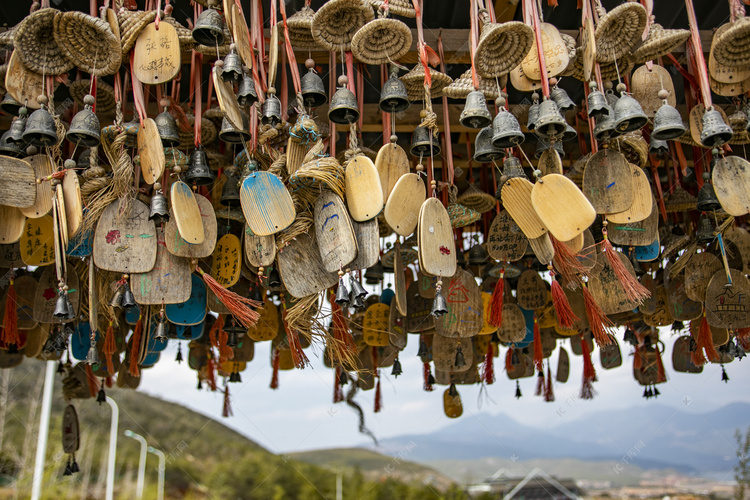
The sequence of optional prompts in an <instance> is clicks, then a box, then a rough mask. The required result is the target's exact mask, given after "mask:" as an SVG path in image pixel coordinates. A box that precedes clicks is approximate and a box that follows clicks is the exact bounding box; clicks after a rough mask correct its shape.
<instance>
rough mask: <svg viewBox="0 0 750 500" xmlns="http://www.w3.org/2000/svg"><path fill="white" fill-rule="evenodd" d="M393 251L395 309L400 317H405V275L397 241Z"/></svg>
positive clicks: (399, 243)
mask: <svg viewBox="0 0 750 500" xmlns="http://www.w3.org/2000/svg"><path fill="white" fill-rule="evenodd" d="M394 249H395V250H396V254H395V255H396V256H395V257H394V260H393V283H394V287H393V288H394V289H395V290H394V294H395V295H394V302H395V308H396V309H398V312H399V313H400V314H401V316H406V273H405V272H404V259H403V257H401V242H399V241H397V242H396V244H395V245H394ZM391 305H392V306H393V305H394V304H391Z"/></svg>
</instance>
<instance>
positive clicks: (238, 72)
mask: <svg viewBox="0 0 750 500" xmlns="http://www.w3.org/2000/svg"><path fill="white" fill-rule="evenodd" d="M233 45H234V44H233ZM221 79H222V80H224V81H225V82H228V83H231V84H232V85H234V84H235V83H240V80H242V59H240V56H239V54H237V51H236V50H235V49H234V47H233V46H232V47H231V48H230V50H229V54H227V55H226V57H225V58H224V64H222V66H221Z"/></svg>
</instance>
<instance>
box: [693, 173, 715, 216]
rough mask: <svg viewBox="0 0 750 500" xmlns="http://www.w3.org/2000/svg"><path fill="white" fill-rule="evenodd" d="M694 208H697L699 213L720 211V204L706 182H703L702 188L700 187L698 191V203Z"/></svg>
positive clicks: (712, 189)
mask: <svg viewBox="0 0 750 500" xmlns="http://www.w3.org/2000/svg"><path fill="white" fill-rule="evenodd" d="M695 208H697V209H698V211H699V212H714V211H716V210H721V203H719V199H718V198H717V197H716V192H715V191H714V187H713V185H712V184H711V183H710V182H707V181H706V180H704V181H703V186H701V189H700V191H698V202H697V203H696V205H695Z"/></svg>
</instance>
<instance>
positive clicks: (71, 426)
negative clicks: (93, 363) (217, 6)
mask: <svg viewBox="0 0 750 500" xmlns="http://www.w3.org/2000/svg"><path fill="white" fill-rule="evenodd" d="M164 24H166V23H164ZM62 431H63V434H62V447H63V452H64V453H75V452H77V451H78V447H79V444H80V432H79V426H78V413H76V407H75V406H73V405H71V404H69V405H67V406H66V407H65V411H64V412H63V419H62Z"/></svg>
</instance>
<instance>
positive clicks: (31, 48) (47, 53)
mask: <svg viewBox="0 0 750 500" xmlns="http://www.w3.org/2000/svg"><path fill="white" fill-rule="evenodd" d="M57 15H62V13H61V12H60V11H59V10H57V9H49V8H47V9H39V10H37V11H36V12H34V13H32V14H29V15H28V16H27V17H26V18H25V19H24V20H23V21H21V22H20V23H19V24H18V26H16V29H15V34H14V35H13V45H14V47H15V51H16V53H17V54H18V56H19V57H20V58H21V62H23V65H24V66H26V67H27V68H28V69H30V70H31V71H34V72H36V73H39V74H46V75H59V74H62V73H65V72H66V71H68V70H70V69H72V68H73V66H74V64H73V62H72V61H69V60H68V59H67V58H66V57H65V53H64V52H63V49H62V48H61V47H60V45H59V44H58V43H57V41H55V36H54V32H55V16H57Z"/></svg>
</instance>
